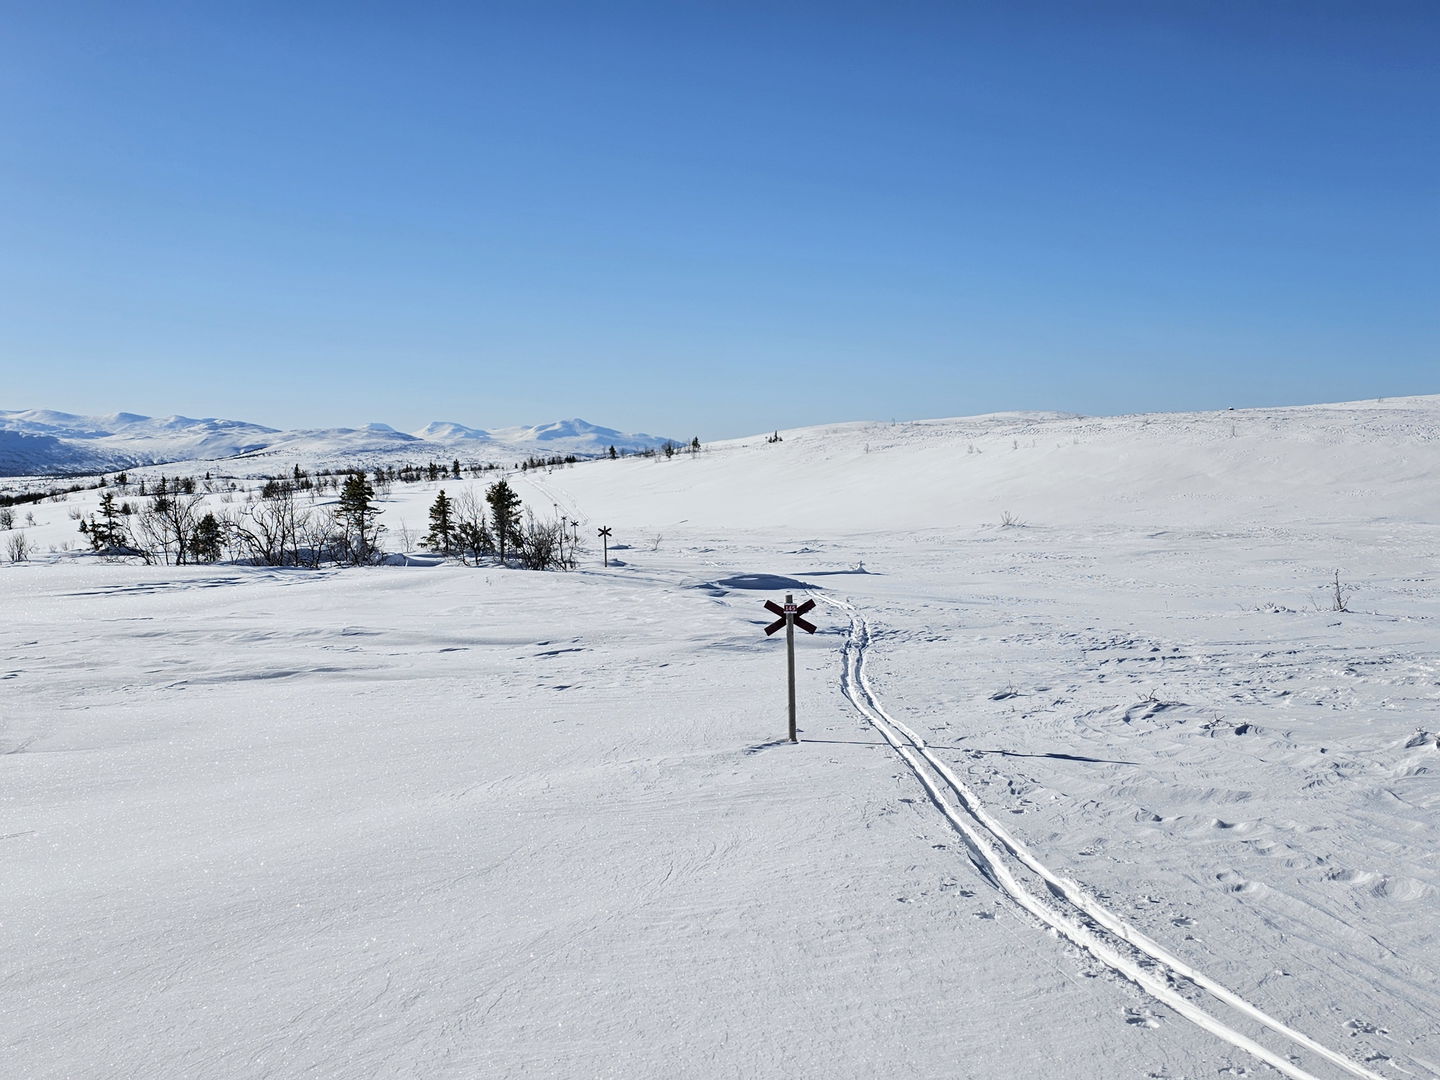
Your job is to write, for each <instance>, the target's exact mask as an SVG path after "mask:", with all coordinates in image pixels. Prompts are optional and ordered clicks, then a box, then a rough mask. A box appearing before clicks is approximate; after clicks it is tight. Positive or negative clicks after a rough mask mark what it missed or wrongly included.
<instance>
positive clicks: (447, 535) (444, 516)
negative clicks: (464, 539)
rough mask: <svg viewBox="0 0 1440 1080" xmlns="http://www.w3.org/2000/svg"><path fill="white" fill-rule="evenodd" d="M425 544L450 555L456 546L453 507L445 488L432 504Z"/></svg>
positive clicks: (431, 548)
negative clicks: (428, 531)
mask: <svg viewBox="0 0 1440 1080" xmlns="http://www.w3.org/2000/svg"><path fill="white" fill-rule="evenodd" d="M425 546H426V547H428V548H429V549H430V550H431V551H438V552H440V553H441V554H443V555H449V554H450V553H451V552H452V551H453V550H454V548H455V520H454V513H453V507H452V505H451V502H450V498H449V497H448V496H447V495H446V494H445V489H444V488H441V489H440V494H439V495H437V496H435V501H434V502H433V503H431V504H430V533H429V535H427V536H426V537H425Z"/></svg>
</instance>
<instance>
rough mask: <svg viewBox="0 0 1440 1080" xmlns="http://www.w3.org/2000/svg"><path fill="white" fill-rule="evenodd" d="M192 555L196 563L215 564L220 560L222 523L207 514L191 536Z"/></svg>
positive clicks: (212, 515) (197, 524)
mask: <svg viewBox="0 0 1440 1080" xmlns="http://www.w3.org/2000/svg"><path fill="white" fill-rule="evenodd" d="M190 554H191V555H192V556H193V557H194V560H195V561H196V562H202V563H213V562H215V561H217V560H218V559H219V558H220V522H218V521H216V520H215V515H214V514H206V515H205V516H204V517H202V518H201V519H200V520H199V522H197V523H196V525H195V531H194V533H192V534H191V536H190Z"/></svg>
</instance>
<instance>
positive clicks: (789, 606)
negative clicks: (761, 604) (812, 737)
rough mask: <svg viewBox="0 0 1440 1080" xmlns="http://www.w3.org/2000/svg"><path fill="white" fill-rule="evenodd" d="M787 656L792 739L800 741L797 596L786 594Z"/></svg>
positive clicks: (794, 741)
mask: <svg viewBox="0 0 1440 1080" xmlns="http://www.w3.org/2000/svg"><path fill="white" fill-rule="evenodd" d="M785 658H786V666H787V668H788V670H789V674H790V741H791V742H792V743H798V742H799V741H800V740H799V738H798V737H796V734H795V597H794V595H793V594H792V593H786V594H785Z"/></svg>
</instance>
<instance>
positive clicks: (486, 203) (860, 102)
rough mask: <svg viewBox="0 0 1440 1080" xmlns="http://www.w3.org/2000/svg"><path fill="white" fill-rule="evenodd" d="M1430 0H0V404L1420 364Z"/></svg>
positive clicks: (1085, 384) (739, 421)
mask: <svg viewBox="0 0 1440 1080" xmlns="http://www.w3.org/2000/svg"><path fill="white" fill-rule="evenodd" d="M1437 55H1440V6H1437V5H1436V4H1435V3H1433V2H1432V0H1419V2H1414V3H1407V2H1387V0H1356V2H1353V3H1339V2H1327V0H1303V2H1301V0H1295V2H1290V0H1258V2H1248V0H1246V2H1240V0H1232V2H1226V0H1203V2H1198V0H1197V2H1194V3H1190V2H1185V0H1150V2H1146V3H1104V2H1095V3H1091V2H1086V0H1056V2H1050V3H1045V2H1038V0H1035V2H1027V0H996V2H966V0H945V2H939V0H937V2H911V0H886V2H880V0H874V2H867V3H850V2H846V0H826V2H816V3H786V2H783V0H762V2H749V0H723V2H714V3H690V2H686V0H661V2H654V3H626V2H606V0H591V2H586V3H547V2H545V0H531V2H520V3H489V2H485V0H473V2H455V3H449V2H436V0H431V2H427V0H415V2H412V3H398V2H384V3H380V2H368V0H345V2H328V0H284V2H249V3H246V2H238V0H237V2H231V3H226V2H217V3H208V2H207V3H153V2H147V0H126V2H124V3H112V2H108V0H107V2H83V0H65V2H57V3H33V2H28V0H27V2H24V3H14V2H5V0H0V408H9V409H20V408H36V407H46V408H58V409H64V410H68V411H72V412H106V411H113V410H120V409H123V410H130V411H135V412H143V413H149V414H153V415H163V414H168V413H173V412H179V413H184V414H187V415H192V416H217V415H218V416H226V417H235V418H242V419H249V420H254V421H257V422H261V423H268V424H271V425H274V426H280V427H289V426H301V425H303V426H324V425H358V424H362V423H366V422H369V421H384V422H387V423H390V424H393V425H395V426H397V427H401V428H407V429H409V428H414V427H418V426H420V425H421V424H423V423H425V422H426V421H429V420H432V419H443V420H456V421H460V422H462V423H468V424H471V425H475V426H480V427H494V426H501V425H506V424H512V423H522V422H524V423H535V422H540V421H545V420H550V419H555V418H559V417H568V416H574V415H579V416H583V417H585V418H586V419H589V420H593V421H596V422H599V423H604V424H609V425H612V426H617V427H622V428H625V429H629V430H636V429H639V430H648V431H659V432H662V433H666V434H678V435H680V436H688V435H690V434H692V433H698V434H700V435H701V436H702V437H704V438H720V437H724V436H730V435H737V434H744V433H749V432H753V431H759V430H766V429H769V428H773V427H777V426H778V427H785V426H791V425H798V424H805V423H818V422H824V421H830V420H848V419H865V418H879V419H889V418H891V417H899V418H906V417H911V418H913V417H922V416H947V415H961V414H967V413H974V412H983V411H992V410H997V409H1012V408H1054V409H1065V410H1071V411H1076V412H1084V413H1116V412H1129V411H1136V410H1154V409H1187V408H1217V407H1224V406H1228V405H1237V406H1245V405H1262V404H1265V405H1268V404H1287V403H1289V404H1299V403H1307V402H1316V401H1327V400H1341V399H1353V398H1363V397H1374V396H1381V395H1384V396H1391V395H1398V394H1406V393H1434V392H1440V357H1437V348H1436V346H1437V343H1440V316H1437V303H1436V301H1437V298H1440V290H1437V285H1440V270H1437V252H1440V150H1437V138H1436V135H1437V132H1440V74H1437V65H1436V62H1435V57H1436V56H1437Z"/></svg>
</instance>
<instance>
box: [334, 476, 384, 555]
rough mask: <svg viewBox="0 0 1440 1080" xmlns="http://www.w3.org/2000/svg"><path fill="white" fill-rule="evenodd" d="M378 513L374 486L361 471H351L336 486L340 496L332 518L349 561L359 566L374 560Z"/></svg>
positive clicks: (378, 528)
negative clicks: (340, 534) (341, 535)
mask: <svg viewBox="0 0 1440 1080" xmlns="http://www.w3.org/2000/svg"><path fill="white" fill-rule="evenodd" d="M379 515H380V511H379V510H377V509H376V508H375V489H374V488H372V487H371V486H370V482H369V481H368V480H366V479H365V474H364V473H363V472H354V473H351V474H350V475H349V476H347V477H346V478H345V483H344V484H343V485H341V487H340V499H339V502H338V503H337V505H336V507H335V518H336V520H337V521H338V522H339V524H340V526H341V528H342V530H343V532H344V545H345V551H346V557H347V559H348V561H349V562H350V563H351V564H353V565H355V566H362V565H364V564H366V563H373V562H375V561H376V560H377V558H378V556H379V554H380V549H379V546H378V541H379V539H380V532H381V527H380V525H379V524H378V523H377V522H376V520H375V519H376V518H377V517H378V516H379Z"/></svg>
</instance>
